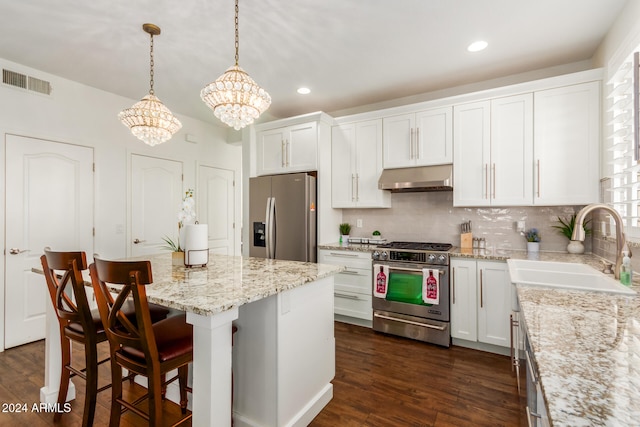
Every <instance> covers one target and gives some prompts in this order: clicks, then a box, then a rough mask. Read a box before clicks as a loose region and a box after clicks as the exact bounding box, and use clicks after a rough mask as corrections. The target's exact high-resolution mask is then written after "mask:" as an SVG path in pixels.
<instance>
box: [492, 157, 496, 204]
mask: <svg viewBox="0 0 640 427" xmlns="http://www.w3.org/2000/svg"><path fill="white" fill-rule="evenodd" d="M492 184H493V196H492V197H493V198H494V199H495V198H496V164H495V163H494V164H493V182H492Z"/></svg>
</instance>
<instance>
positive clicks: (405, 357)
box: [311, 323, 527, 427]
mask: <svg viewBox="0 0 640 427" xmlns="http://www.w3.org/2000/svg"><path fill="white" fill-rule="evenodd" d="M335 336H336V376H335V379H334V380H333V385H334V389H333V390H334V397H333V400H332V401H331V402H329V404H328V405H327V406H326V407H325V409H324V410H323V411H322V412H321V413H320V414H319V415H318V416H317V417H316V418H315V420H314V421H313V423H311V426H312V427H325V426H326V427H329V426H354V427H355V426H381V427H382V426H384V427H386V426H388V427H392V426H393V427H396V426H416V427H417V426H438V427H445V426H458V427H459V426H526V425H527V421H526V413H525V409H524V408H525V405H526V397H525V392H524V390H523V391H522V393H521V395H519V394H518V390H517V382H516V376H515V374H514V373H512V371H511V365H510V360H509V357H507V356H499V355H495V354H490V353H485V352H481V351H476V350H470V349H466V348H462V347H455V346H454V347H451V348H449V349H446V348H441V347H438V346H434V345H431V344H426V343H421V342H417V341H413V340H408V339H404V338H399V337H394V336H390V335H384V334H379V333H376V332H373V331H372V330H371V329H368V328H361V327H358V326H352V325H347V324H344V323H336V329H335ZM523 378H524V376H523V375H522V373H521V381H523ZM522 385H524V382H522Z"/></svg>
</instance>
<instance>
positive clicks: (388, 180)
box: [378, 165, 453, 193]
mask: <svg viewBox="0 0 640 427" xmlns="http://www.w3.org/2000/svg"><path fill="white" fill-rule="evenodd" d="M378 188H379V189H381V190H391V192H394V193H396V192H397V193H399V192H407V193H408V192H418V191H451V190H453V166H452V165H437V166H420V167H415V168H402V169H384V170H383V171H382V174H381V175H380V179H379V180H378Z"/></svg>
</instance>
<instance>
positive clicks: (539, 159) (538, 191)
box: [538, 159, 540, 198]
mask: <svg viewBox="0 0 640 427" xmlns="http://www.w3.org/2000/svg"><path fill="white" fill-rule="evenodd" d="M538 198H540V159H538Z"/></svg>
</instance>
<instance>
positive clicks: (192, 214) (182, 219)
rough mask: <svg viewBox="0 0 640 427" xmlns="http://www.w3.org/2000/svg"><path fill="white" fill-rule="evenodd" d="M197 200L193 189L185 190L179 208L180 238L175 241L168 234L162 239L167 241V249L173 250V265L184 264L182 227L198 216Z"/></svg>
mask: <svg viewBox="0 0 640 427" xmlns="http://www.w3.org/2000/svg"><path fill="white" fill-rule="evenodd" d="M195 204H196V203H195V200H194V199H193V189H191V188H190V189H188V190H187V191H185V195H184V198H183V199H182V202H180V209H179V210H178V238H177V239H176V240H175V241H174V240H173V239H171V238H170V237H168V236H164V237H163V238H162V240H163V241H164V242H165V243H166V245H165V246H164V248H165V249H169V250H170V251H171V253H172V254H171V263H172V264H173V265H184V250H183V249H182V247H181V246H180V241H181V240H184V236H183V235H182V234H183V231H182V228H183V227H184V225H185V223H188V222H190V221H192V220H194V219H195V218H196V211H195V209H194V208H195Z"/></svg>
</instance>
